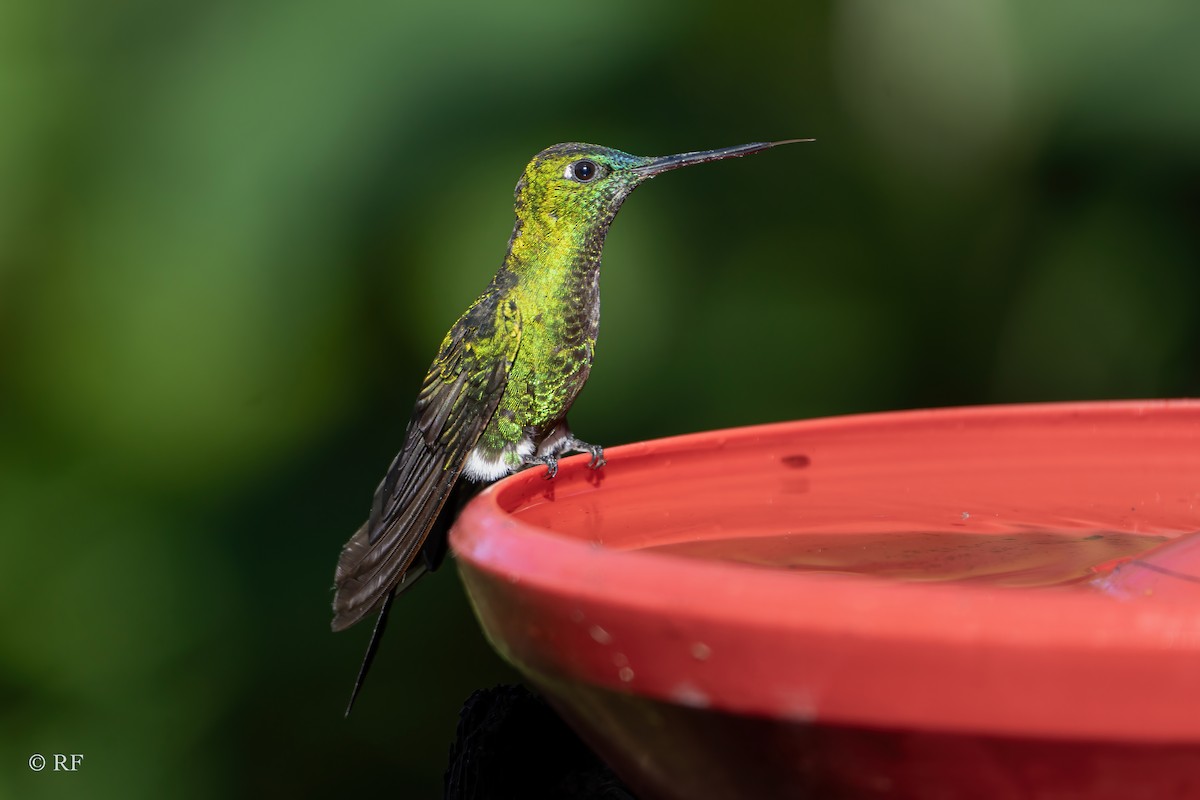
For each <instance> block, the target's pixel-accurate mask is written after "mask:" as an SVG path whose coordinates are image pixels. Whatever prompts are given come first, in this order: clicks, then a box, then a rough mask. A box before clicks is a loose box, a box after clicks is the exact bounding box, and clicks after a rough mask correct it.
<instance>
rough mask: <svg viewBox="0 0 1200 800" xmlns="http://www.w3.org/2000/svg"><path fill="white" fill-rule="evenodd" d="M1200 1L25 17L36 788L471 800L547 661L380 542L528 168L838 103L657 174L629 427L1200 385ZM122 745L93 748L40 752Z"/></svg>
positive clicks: (17, 651) (8, 446) (7, 624)
mask: <svg viewBox="0 0 1200 800" xmlns="http://www.w3.org/2000/svg"><path fill="white" fill-rule="evenodd" d="M1197 35H1200V6H1197V5H1195V4H1189V3H1187V2H1184V0H1159V1H1158V2H1148V3H1140V4H1107V5H1106V4H1099V5H1097V4H1091V3H1083V2H1063V3H1036V2H1032V0H1022V1H1021V2H1012V3H1003V2H1000V1H999V0H985V1H984V2H975V3H957V2H954V0H912V1H911V2H903V3H900V2H890V3H889V2H874V1H873V0H852V1H850V2H837V3H815V4H798V3H779V4H774V5H764V6H762V7H758V8H753V9H752V8H750V7H746V8H744V9H739V10H738V11H736V12H731V10H730V9H729V8H728V7H727V6H725V5H724V4H722V3H719V2H701V3H682V2H677V3H658V4H646V3H634V2H629V0H613V2H610V3H607V4H605V6H604V7H603V8H598V7H595V6H584V5H573V4H552V3H544V2H534V1H533V0H526V1H524V2H521V1H518V2H509V3H503V4H483V3H480V4H441V5H434V4H417V3H411V2H397V1H396V0H391V1H388V0H356V2H350V3H343V4H335V3H327V2H317V0H293V2H287V3H284V2H267V3H259V4H240V3H233V2H229V1H228V0H218V1H217V2H211V3H194V4H182V3H181V4H171V3H160V2H149V0H125V1H124V2H119V3H110V4H104V5H103V7H101V5H96V4H86V3H82V2H77V1H76V2H71V0H66V2H61V3H42V4H37V3H21V2H16V3H6V4H2V5H0V753H2V754H3V756H4V758H3V759H2V763H0V797H21V798H42V797H85V796H86V797H121V798H142V797H146V798H150V797H164V796H170V797H178V798H192V797H194V798H206V797H258V796H264V795H265V796H277V797H300V796H314V797H317V796H352V795H351V793H352V792H356V791H364V792H366V791H370V792H372V794H375V793H378V792H380V791H382V792H385V793H386V794H389V795H392V796H400V797H434V796H437V795H438V793H439V791H440V781H441V771H442V769H443V767H444V764H445V757H446V752H447V746H448V743H449V740H450V737H451V735H452V733H453V730H454V725H455V722H456V714H457V710H458V708H459V705H460V704H461V702H462V701H463V700H464V699H465V698H466V697H467V695H468V694H469V693H470V692H471V690H472V689H474V688H478V687H482V686H487V685H490V684H492V683H495V682H497V681H501V680H511V679H512V678H513V673H512V672H511V671H510V670H509V668H508V667H506V666H505V665H504V664H503V663H502V662H501V661H500V660H499V658H498V657H497V656H495V655H494V653H493V652H492V651H491V649H490V648H489V646H488V644H487V643H486V641H484V639H483V638H482V636H481V634H480V633H479V632H478V628H477V627H476V625H475V623H474V620H473V618H472V616H471V613H470V609H469V607H468V605H467V603H466V601H465V599H464V598H463V595H462V591H461V587H460V586H459V584H458V583H457V581H456V580H455V577H454V575H453V569H452V568H451V569H447V570H444V571H443V572H441V573H439V574H438V575H437V576H436V577H435V579H431V580H427V581H426V582H424V583H423V584H422V585H421V586H420V587H419V588H418V589H417V590H415V591H414V592H413V594H412V595H411V596H406V597H405V598H404V602H403V603H399V604H397V607H396V611H395V614H394V617H393V621H392V625H391V636H390V639H389V640H387V641H385V644H384V647H383V648H382V651H381V654H380V657H379V659H378V661H377V666H376V669H375V672H374V674H373V675H372V680H371V683H370V684H369V686H368V689H367V692H366V694H365V695H364V697H363V698H362V702H361V705H360V708H359V709H358V711H357V712H356V714H355V716H354V718H352V719H351V720H350V721H349V722H346V721H343V720H342V719H341V716H340V712H341V708H342V705H343V703H344V701H345V699H346V696H347V693H348V691H349V687H350V682H351V680H352V678H353V675H354V671H355V669H356V668H357V662H358V658H359V656H360V654H361V650H362V648H363V647H364V646H365V640H366V634H367V631H365V630H362V631H356V632H354V633H347V634H341V635H338V636H334V635H332V634H330V633H329V631H328V622H329V616H330V614H329V601H330V597H331V594H330V592H329V587H330V584H331V581H332V572H333V566H334V562H335V559H336V556H337V552H338V549H339V548H340V546H341V544H342V542H343V541H344V540H345V539H346V538H347V537H348V536H349V534H350V533H351V532H352V531H353V530H354V529H355V528H356V527H357V525H358V524H359V522H360V521H361V518H362V517H363V516H364V515H365V513H366V511H367V508H368V506H369V502H370V496H371V492H372V490H373V489H374V486H375V484H376V482H377V481H378V479H379V478H380V477H381V475H382V472H383V470H384V469H385V467H386V465H387V463H388V461H389V460H390V458H391V456H392V455H393V453H394V451H395V450H396V448H397V447H398V444H399V441H400V438H401V435H402V433H403V429H404V425H405V422H406V420H407V416H408V413H409V410H410V408H411V402H412V399H413V397H414V395H415V392H416V389H417V387H418V385H419V383H420V380H421V377H422V375H423V374H424V370H425V368H426V367H427V366H428V363H429V361H430V360H431V358H432V356H433V353H434V350H435V348H436V346H437V343H438V342H439V341H440V339H441V336H442V334H443V333H444V331H445V329H446V328H447V327H448V326H449V325H450V323H451V322H452V321H453V320H454V319H455V317H456V316H457V314H458V313H459V312H460V311H461V310H462V309H463V308H464V307H465V306H466V305H467V304H468V303H469V302H470V301H471V300H472V299H473V298H474V297H475V295H476V294H477V293H478V292H479V290H480V289H482V287H483V286H484V285H485V284H486V283H487V281H488V280H489V278H490V276H491V274H492V272H493V271H494V270H495V268H496V266H497V265H498V264H499V261H500V258H501V256H502V254H503V246H504V243H505V241H506V240H507V237H508V234H509V230H510V225H511V191H512V187H513V184H514V183H515V181H516V178H517V176H518V174H519V171H520V169H521V167H522V166H523V165H524V163H525V161H526V160H527V159H528V158H529V156H531V155H532V154H533V153H534V152H536V151H537V150H539V149H541V148H542V147H544V146H546V145H549V144H551V143H554V142H557V141H566V140H583V141H594V142H600V143H603V144H606V145H611V146H615V147H619V148H622V149H625V150H629V151H632V152H636V153H641V154H647V155H649V154H665V153H669V152H678V151H684V150H694V149H703V148H709V147H718V146H724V145H732V144H738V143H742V142H746V141H756V140H763V139H778V138H787V137H794V136H813V137H816V139H817V142H816V143H814V144H805V145H796V146H792V147H788V148H784V149H781V150H775V151H772V152H769V153H764V154H761V155H758V156H754V157H752V158H748V159H744V160H741V161H736V162H725V163H721V164H714V165H708V166H704V167H698V168H695V169H691V170H685V171H683V172H679V173H673V174H671V175H669V176H664V177H663V178H661V179H659V180H656V181H654V182H653V183H652V184H651V185H649V186H647V187H644V188H642V189H639V190H638V192H637V193H636V194H635V195H634V196H633V197H632V198H631V199H630V201H629V202H628V203H627V205H626V208H625V210H624V211H623V212H622V215H621V217H620V219H619V220H618V221H617V223H616V224H615V226H614V227H613V230H612V233H611V235H610V238H609V244H608V246H607V249H606V253H605V265H606V266H605V272H604V275H603V279H602V287H603V295H604V317H603V323H602V326H601V338H600V342H599V346H598V351H597V363H596V366H595V369H594V370H593V373H592V379H591V382H590V384H589V386H588V387H587V390H586V391H585V392H584V394H583V396H582V397H581V399H580V402H579V403H578V404H577V406H576V409H575V410H574V412H573V414H572V422H573V425H574V427H575V429H576V431H577V432H579V433H580V435H582V436H583V437H584V438H587V439H589V440H591V441H598V442H601V443H604V444H607V445H613V444H619V443H623V442H628V441H634V440H638V439H643V438H653V437H658V436H664V435H669V434H675V433H682V432H688V431H694V430H702V429H708V428H718V427H729V426H738V425H747V424H753V423H759V422H768V421H775V420H783V419H793V418H800V417H810V416H817V415H826V414H840V413H849V412H858V411H869V410H887V409H895V408H908V407H920V406H940V405H957V404H974V403H985V402H1017V401H1040V400H1059V399H1093V398H1094V399H1100V398H1123V397H1155V396H1180V395H1195V394H1197V393H1200V371H1198V370H1197V366H1198V365H1200V362H1198V358H1200V325H1198V324H1197V317H1196V314H1195V313H1194V312H1193V311H1192V310H1191V305H1192V304H1193V303H1195V302H1196V298H1197V297H1200V270H1198V269H1197V267H1198V266H1200V102H1197V94H1196V88H1195V76H1197V75H1200V49H1198V48H1196V47H1195V46H1194V43H1195V41H1196V38H1197ZM39 752H40V753H55V752H64V753H82V754H84V755H85V762H84V765H83V767H82V769H81V771H80V772H78V773H75V774H63V773H58V774H52V773H50V772H45V773H32V772H30V771H29V770H28V769H27V768H26V767H25V766H24V765H25V762H26V759H27V758H28V756H29V755H31V754H33V753H39Z"/></svg>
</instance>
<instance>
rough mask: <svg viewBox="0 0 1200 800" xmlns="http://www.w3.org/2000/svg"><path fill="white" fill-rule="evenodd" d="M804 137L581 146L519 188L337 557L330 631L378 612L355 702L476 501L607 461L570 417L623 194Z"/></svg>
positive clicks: (531, 169) (589, 352)
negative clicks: (393, 626)
mask: <svg viewBox="0 0 1200 800" xmlns="http://www.w3.org/2000/svg"><path fill="white" fill-rule="evenodd" d="M800 141H811V140H809V139H788V140H785V141H779V142H755V143H752V144H744V145H739V146H737V147H727V148H722V149H719V150H705V151H700V152H692V153H681V154H679V155H672V156H664V157H657V158H646V157H642V156H635V155H630V154H629V153H624V152H621V151H620V150H613V149H611V148H608V147H601V146H599V145H594V144H582V143H578V142H570V143H565V144H556V145H553V146H552V147H548V148H546V149H545V150H543V151H542V152H540V153H538V154H537V155H536V156H534V157H533V160H532V161H530V162H529V164H528V165H527V166H526V167H525V171H524V173H523V174H522V175H521V178H520V180H519V181H518V182H517V187H516V191H515V196H516V202H515V211H516V224H515V225H514V226H513V232H512V236H511V237H510V238H509V240H508V252H507V253H506V255H505V256H504V261H503V263H502V264H501V266H500V270H499V271H498V272H497V273H496V276H495V277H494V278H492V282H491V283H490V284H488V287H487V289H485V290H484V292H483V294H482V295H480V297H479V299H477V300H476V301H475V302H474V303H472V304H471V306H470V307H469V308H468V309H467V310H466V311H465V312H464V313H463V315H462V316H461V317H459V318H458V321H457V322H455V323H454V326H453V327H452V328H451V329H450V332H449V333H447V334H446V338H445V339H444V340H443V341H442V344H441V347H440V348H439V349H438V354H437V357H436V358H435V359H434V361H433V365H432V366H431V367H430V369H429V374H428V375H426V376H425V381H424V383H423V384H422V386H421V391H420V394H419V395H418V396H417V402H416V407H415V409H414V410H413V414H412V417H411V419H410V421H409V423H408V430H407V432H406V434H405V438H404V445H403V448H402V449H401V450H400V453H399V454H398V455H397V456H396V457H395V459H394V460H393V461H392V463H391V466H390V467H389V468H388V471H387V473H386V475H385V476H384V479H383V481H382V482H381V483H380V484H379V487H378V488H377V489H376V490H375V498H374V502H373V504H372V506H371V513H370V516H369V517H368V518H367V521H366V522H365V523H364V524H363V526H362V527H361V528H359V529H358V531H357V532H356V533H355V534H354V536H352V537H351V538H350V541H349V542H347V543H346V545H345V547H343V548H342V552H341V557H340V558H339V559H338V565H337V571H336V574H335V578H334V581H335V584H336V593H335V596H334V600H333V610H334V618H333V630H335V631H340V630H344V629H345V628H348V627H350V626H351V625H353V624H355V623H356V622H359V621H360V620H362V619H363V618H364V617H365V616H367V615H368V614H370V613H372V612H374V611H377V610H378V611H379V612H380V614H379V620H378V622H377V623H376V626H375V633H374V634H373V635H372V641H371V645H370V647H369V648H368V651H367V657H366V658H365V659H364V662H363V668H362V670H361V671H360V673H359V681H358V683H356V685H355V694H357V692H358V689H359V688H360V686H361V683H362V679H363V677H364V676H365V673H366V670H367V667H368V666H369V664H370V661H371V658H372V657H373V654H374V649H375V647H376V646H377V645H378V641H379V637H380V636H381V635H382V631H383V626H384V624H385V621H386V615H387V609H388V607H389V606H390V604H391V602H392V599H393V598H394V597H395V595H396V594H397V593H400V592H403V591H405V590H406V589H408V588H409V587H411V586H412V585H413V584H414V583H415V582H416V581H417V579H418V578H420V577H421V576H422V575H424V574H425V573H426V572H429V571H432V570H434V569H436V568H437V566H438V564H439V563H440V561H441V560H442V558H443V556H444V554H445V550H446V533H447V531H448V529H449V526H450V523H451V522H452V521H453V517H454V516H455V515H456V512H457V511H458V509H459V508H460V507H461V505H462V503H463V502H465V499H469V497H470V496H471V495H473V494H474V493H476V492H477V491H478V490H479V489H480V488H481V487H482V486H484V485H486V484H487V483H488V482H490V481H494V480H496V479H498V478H501V477H503V476H505V475H508V474H510V473H513V472H516V471H517V470H519V469H522V468H524V467H528V466H532V465H544V466H545V467H546V478H553V477H554V475H555V474H556V473H557V471H558V459H559V457H560V456H562V455H563V454H565V453H570V452H584V453H588V454H590V456H591V460H590V461H589V463H588V466H589V467H591V468H592V469H599V468H600V467H602V466H604V463H605V461H604V449H603V448H602V447H600V446H599V445H595V444H589V443H587V442H585V441H582V440H580V439H578V438H576V437H575V435H574V434H573V433H572V432H571V429H570V427H569V426H568V425H567V412H568V411H569V410H570V408H571V404H572V403H574V402H575V398H576V396H578V394H579V391H580V390H581V389H582V388H583V385H584V383H586V382H587V379H588V374H589V373H590V371H591V368H592V359H593V355H594V352H595V345H596V333H597V329H598V326H599V322H600V287H599V280H600V253H601V249H602V247H603V246H604V238H605V236H606V235H607V233H608V229H609V226H610V225H611V224H612V221H613V219H614V218H615V217H616V215H617V211H618V210H620V208H621V204H622V203H623V202H624V201H625V198H626V197H628V196H629V194H630V192H632V191H633V190H634V189H635V188H636V187H637V186H638V185H640V184H641V183H643V182H644V181H646V180H649V179H650V178H653V177H654V176H655V175H658V174H659V173H662V172H666V171H668V170H673V169H677V168H679V167H686V166H690V165H692V164H703V163H705V162H708V161H717V160H719V159H724V158H732V157H735V156H744V155H749V154H751V153H757V152H760V151H762V150H766V149H769V148H771V147H776V146H778V145H781V144H790V143H792V142H800ZM353 702H354V699H353V697H352V698H351V705H353ZM347 713H349V709H347Z"/></svg>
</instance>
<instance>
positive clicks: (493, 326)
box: [333, 291, 521, 631]
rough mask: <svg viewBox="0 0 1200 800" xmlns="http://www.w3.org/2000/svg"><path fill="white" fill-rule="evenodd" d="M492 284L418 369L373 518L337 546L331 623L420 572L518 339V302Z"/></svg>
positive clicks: (370, 605)
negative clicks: (420, 379)
mask: <svg viewBox="0 0 1200 800" xmlns="http://www.w3.org/2000/svg"><path fill="white" fill-rule="evenodd" d="M499 295H500V292H498V291H492V292H488V293H486V294H484V295H483V296H482V297H480V298H479V300H477V301H475V303H474V305H472V306H471V307H470V308H469V309H467V311H466V313H464V314H463V315H462V317H460V318H459V320H458V322H456V323H455V324H454V327H453V328H451V329H450V333H448V334H447V335H446V338H445V340H444V341H443V342H442V346H441V349H440V350H439V351H438V355H437V358H436V359H435V360H434V362H433V367H432V368H430V370H429V374H428V375H426V376H425V383H424V385H423V386H422V387H421V393H420V395H418V397H417V404H416V408H415V409H414V410H413V415H412V419H411V420H410V421H409V423H408V431H407V432H406V434H405V439H404V447H403V449H401V451H400V453H399V454H398V455H397V456H396V458H395V459H394V460H393V461H392V464H391V466H390V467H388V471H387V474H386V475H385V476H384V479H383V481H382V482H381V483H380V484H379V487H378V488H377V489H376V490H375V500H374V503H373V504H372V507H371V516H370V517H369V518H368V519H367V521H366V523H364V524H363V526H362V527H361V528H359V529H358V531H357V532H356V533H355V534H354V536H352V537H351V538H350V541H348V542H347V543H346V546H345V547H343V548H342V554H341V556H340V558H339V559H338V565H337V571H336V573H335V575H334V583H335V584H336V587H337V591H336V593H335V595H334V599H333V610H334V618H333V629H334V630H335V631H340V630H344V629H345V628H348V627H350V626H351V625H353V624H354V623H356V622H358V621H359V620H361V619H362V618H363V617H365V616H366V615H367V614H369V613H371V612H372V611H374V610H375V609H377V608H378V607H379V606H380V605H381V604H382V603H383V601H384V599H385V598H386V597H387V595H388V593H389V592H390V591H392V590H393V589H396V588H399V589H401V590H402V589H404V588H407V586H409V585H411V584H412V582H413V581H414V580H415V579H416V578H417V577H419V576H420V574H422V573H423V572H424V571H425V564H424V563H423V562H420V561H417V563H414V561H416V560H417V556H418V555H419V553H420V552H421V548H422V545H423V544H424V542H425V539H426V537H428V535H429V529H430V527H431V526H432V525H433V523H434V520H436V519H437V516H438V512H439V511H441V509H442V506H443V505H444V504H445V502H446V498H447V496H448V495H449V494H450V490H451V489H452V488H453V487H454V484H455V482H456V481H457V480H458V476H459V474H460V473H461V472H462V469H463V464H464V463H465V462H466V459H467V456H468V455H469V454H470V452H471V449H472V448H473V447H474V446H475V443H476V442H477V441H478V440H479V436H480V434H481V433H483V430H484V428H486V427H487V424H488V422H490V421H491V419H492V415H494V414H495V413H496V406H497V404H499V402H500V397H501V396H502V395H503V394H504V389H505V387H506V386H507V385H508V374H509V370H510V369H511V368H512V363H513V360H514V359H515V358H516V356H517V349H518V347H519V346H520V342H521V317H520V312H519V310H518V309H517V305H516V303H515V302H514V301H513V300H511V299H509V298H504V297H501V296H499Z"/></svg>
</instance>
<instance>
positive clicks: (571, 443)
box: [562, 436, 608, 469]
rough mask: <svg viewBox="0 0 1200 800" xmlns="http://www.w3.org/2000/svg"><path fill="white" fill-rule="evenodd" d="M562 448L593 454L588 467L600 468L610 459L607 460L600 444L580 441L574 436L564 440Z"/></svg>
mask: <svg viewBox="0 0 1200 800" xmlns="http://www.w3.org/2000/svg"><path fill="white" fill-rule="evenodd" d="M562 449H563V450H578V451H579V452H580V453H588V454H589V455H591V457H592V460H591V461H589V462H588V469H600V468H601V467H603V466H604V465H605V464H607V463H608V461H606V460H605V458H604V448H603V447H601V446H600V445H598V444H588V443H587V442H583V441H580V440H579V439H576V438H575V437H574V436H572V437H571V438H569V439H567V440H566V441H565V442H563V444H562Z"/></svg>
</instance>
